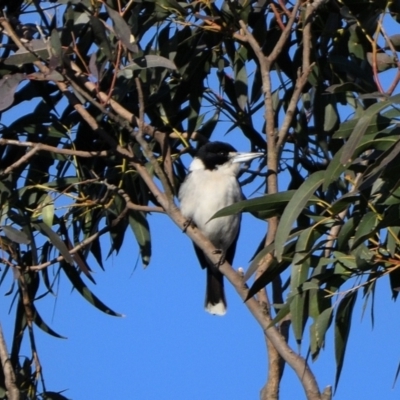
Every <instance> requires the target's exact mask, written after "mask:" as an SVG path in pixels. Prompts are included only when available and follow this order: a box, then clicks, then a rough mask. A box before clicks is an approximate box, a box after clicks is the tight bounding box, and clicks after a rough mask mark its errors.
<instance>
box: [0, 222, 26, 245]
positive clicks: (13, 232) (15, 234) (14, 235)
mask: <svg viewBox="0 0 400 400" xmlns="http://www.w3.org/2000/svg"><path fill="white" fill-rule="evenodd" d="M1 229H2V230H3V232H4V234H5V235H6V236H7V237H8V239H10V240H11V241H12V242H15V243H18V244H29V243H30V242H31V241H30V239H29V237H28V236H27V235H26V233H25V232H22V231H20V230H18V229H15V228H14V227H12V226H2V227H1Z"/></svg>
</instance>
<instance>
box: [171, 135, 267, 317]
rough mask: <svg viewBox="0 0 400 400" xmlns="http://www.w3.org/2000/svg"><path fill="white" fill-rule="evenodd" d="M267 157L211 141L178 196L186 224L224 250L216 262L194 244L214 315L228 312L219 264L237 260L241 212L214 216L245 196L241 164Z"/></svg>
mask: <svg viewBox="0 0 400 400" xmlns="http://www.w3.org/2000/svg"><path fill="white" fill-rule="evenodd" d="M263 156H264V154H263V153H239V152H237V151H236V149H235V148H234V147H233V146H231V145H230V144H229V143H225V142H208V143H206V144H205V145H203V146H201V147H200V148H199V149H198V151H197V154H196V155H195V157H194V158H193V161H192V162H191V164H190V166H189V172H188V174H187V176H186V178H185V179H184V181H183V182H182V184H181V186H180V189H179V193H178V199H179V202H180V210H181V213H182V215H183V217H184V218H185V219H186V224H185V226H188V225H190V224H193V225H195V226H196V227H197V228H198V229H200V231H201V232H202V233H203V235H204V236H205V237H206V238H207V239H208V240H210V242H211V243H212V244H213V245H214V246H215V248H216V249H217V250H218V253H221V259H220V262H219V263H218V264H217V265H216V264H214V263H213V262H212V261H211V260H209V259H208V258H207V256H206V255H205V254H204V253H203V251H202V250H201V249H200V248H199V247H198V246H197V245H196V244H194V248H195V252H196V255H197V258H198V259H199V262H200V265H201V267H202V268H203V269H206V271H207V284H206V297H205V305H204V307H205V310H206V311H207V312H209V313H210V314H213V315H220V316H222V315H225V313H226V309H227V302H226V298H225V291H224V278H223V275H222V273H221V272H220V271H219V265H221V264H222V263H223V262H224V261H225V260H226V261H228V262H229V263H230V264H232V262H233V258H234V255H235V251H236V243H237V240H238V236H239V231H240V223H241V215H240V214H234V215H229V216H225V217H220V218H216V219H211V218H212V216H213V215H214V214H215V213H216V212H217V211H219V210H221V209H222V208H224V207H227V206H230V205H231V204H234V203H236V202H238V201H240V200H242V199H243V194H242V189H241V187H240V183H239V181H238V174H239V172H240V163H242V162H247V161H250V160H253V159H255V158H258V157H263Z"/></svg>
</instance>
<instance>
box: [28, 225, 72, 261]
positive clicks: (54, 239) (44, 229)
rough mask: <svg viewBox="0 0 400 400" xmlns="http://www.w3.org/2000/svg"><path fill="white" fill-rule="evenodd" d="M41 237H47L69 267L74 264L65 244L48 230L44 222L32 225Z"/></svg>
mask: <svg viewBox="0 0 400 400" xmlns="http://www.w3.org/2000/svg"><path fill="white" fill-rule="evenodd" d="M33 225H34V226H35V227H36V228H37V229H38V230H39V231H40V232H41V233H42V234H43V235H45V236H47V237H48V238H49V240H50V242H51V243H52V244H53V245H54V246H55V247H56V248H57V249H58V251H59V252H60V253H61V255H62V256H63V257H64V259H65V260H66V261H67V262H68V263H69V264H71V265H73V264H74V260H73V258H72V256H71V254H69V251H68V248H67V246H66V245H65V243H64V242H63V241H62V240H61V238H60V236H58V235H57V234H56V233H55V232H54V231H53V230H52V229H50V228H49V227H48V226H47V225H46V224H45V223H44V222H35V223H34V224H33Z"/></svg>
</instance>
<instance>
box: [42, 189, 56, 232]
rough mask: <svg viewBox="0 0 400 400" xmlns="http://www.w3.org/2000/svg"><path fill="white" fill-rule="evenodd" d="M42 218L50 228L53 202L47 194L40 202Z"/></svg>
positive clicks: (52, 217)
mask: <svg viewBox="0 0 400 400" xmlns="http://www.w3.org/2000/svg"><path fill="white" fill-rule="evenodd" d="M42 218H43V222H44V223H45V224H46V225H47V226H48V227H50V228H51V227H52V226H53V219H54V202H53V199H52V198H51V197H50V196H49V195H46V196H45V198H44V200H43V202H42Z"/></svg>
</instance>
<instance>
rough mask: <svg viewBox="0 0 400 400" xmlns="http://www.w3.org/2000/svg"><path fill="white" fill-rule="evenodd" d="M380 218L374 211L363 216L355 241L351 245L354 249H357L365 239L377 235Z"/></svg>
mask: <svg viewBox="0 0 400 400" xmlns="http://www.w3.org/2000/svg"><path fill="white" fill-rule="evenodd" d="M378 222H379V220H378V218H377V215H376V214H375V213H374V212H372V211H371V212H368V213H367V214H365V215H364V216H363V217H362V218H361V221H360V223H359V224H358V227H357V230H356V234H355V236H354V242H353V245H352V246H351V248H352V249H355V248H356V247H357V246H358V245H360V244H361V243H362V242H363V241H364V240H366V239H368V238H370V237H371V236H373V235H375V228H376V226H377V225H378Z"/></svg>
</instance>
